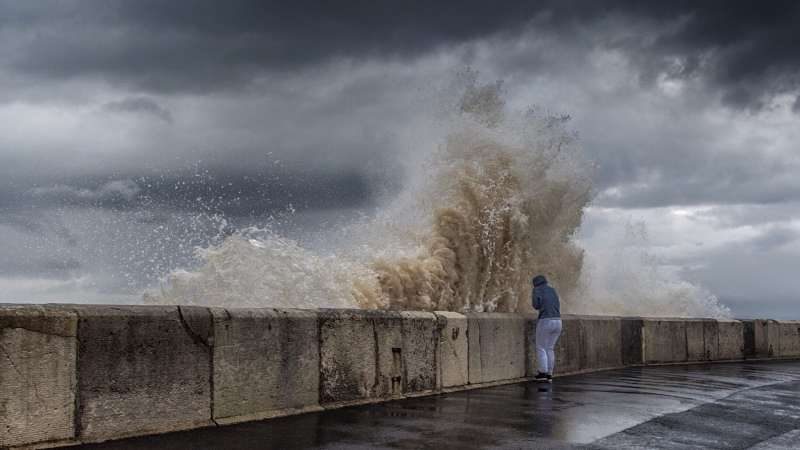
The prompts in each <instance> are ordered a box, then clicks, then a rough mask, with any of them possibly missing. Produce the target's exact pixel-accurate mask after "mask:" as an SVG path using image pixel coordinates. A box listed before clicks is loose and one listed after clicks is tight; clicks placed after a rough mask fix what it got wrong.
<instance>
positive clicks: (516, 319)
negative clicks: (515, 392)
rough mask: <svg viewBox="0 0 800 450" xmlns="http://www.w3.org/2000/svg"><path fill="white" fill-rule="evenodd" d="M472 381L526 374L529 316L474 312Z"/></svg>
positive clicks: (469, 317)
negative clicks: (526, 342) (527, 324)
mask: <svg viewBox="0 0 800 450" xmlns="http://www.w3.org/2000/svg"><path fill="white" fill-rule="evenodd" d="M467 321H468V322H469V325H468V326H469V382H470V384H479V383H490V382H493V381H501V380H511V379H514V378H523V377H525V365H526V364H525V355H526V353H525V338H526V333H525V318H524V317H523V316H521V315H519V314H505V313H470V314H467Z"/></svg>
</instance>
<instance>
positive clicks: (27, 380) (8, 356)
mask: <svg viewBox="0 0 800 450" xmlns="http://www.w3.org/2000/svg"><path fill="white" fill-rule="evenodd" d="M0 353H3V355H4V356H5V357H6V359H7V360H8V363H9V364H11V368H12V369H14V372H16V373H17V375H19V378H20V379H21V380H23V382H24V383H25V385H26V386H27V387H29V388H31V389H32V390H33V396H34V397H36V400H38V401H39V403H41V404H42V406H47V403H45V401H44V399H42V397H41V395H40V394H39V389H38V388H37V387H36V385H35V384H34V383H32V382H31V381H30V378H29V377H26V376H25V374H23V373H22V371H21V370H19V367H17V365H16V364H15V363H14V359H13V358H12V357H11V353H10V352H9V351H8V349H6V347H5V346H4V345H3V344H0Z"/></svg>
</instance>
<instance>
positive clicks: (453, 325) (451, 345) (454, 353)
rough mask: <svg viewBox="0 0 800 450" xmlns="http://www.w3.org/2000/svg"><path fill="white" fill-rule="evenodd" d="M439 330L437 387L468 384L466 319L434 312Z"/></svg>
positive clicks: (447, 312)
mask: <svg viewBox="0 0 800 450" xmlns="http://www.w3.org/2000/svg"><path fill="white" fill-rule="evenodd" d="M435 314H436V318H437V321H438V328H439V333H438V334H439V343H438V357H437V362H438V364H437V369H438V385H439V387H442V388H449V387H454V386H463V385H465V384H467V383H469V346H468V342H467V317H466V316H464V315H463V314H459V313H455V312H450V311H436V313H435Z"/></svg>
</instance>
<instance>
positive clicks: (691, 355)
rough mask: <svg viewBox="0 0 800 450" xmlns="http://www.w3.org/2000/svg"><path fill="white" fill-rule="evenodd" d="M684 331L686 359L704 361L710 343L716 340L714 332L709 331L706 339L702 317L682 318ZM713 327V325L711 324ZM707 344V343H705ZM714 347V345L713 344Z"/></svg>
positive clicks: (707, 354)
mask: <svg viewBox="0 0 800 450" xmlns="http://www.w3.org/2000/svg"><path fill="white" fill-rule="evenodd" d="M682 320H683V322H684V327H685V332H686V338H685V339H686V360H687V361H706V360H708V358H709V355H710V353H711V344H712V343H713V342H714V341H715V340H716V339H715V336H716V333H711V334H709V336H708V340H706V335H705V322H707V321H706V320H704V319H682ZM711 326H712V327H713V325H711ZM712 334H713V336H712ZM707 344H708V345H707ZM714 347H715V348H716V345H714Z"/></svg>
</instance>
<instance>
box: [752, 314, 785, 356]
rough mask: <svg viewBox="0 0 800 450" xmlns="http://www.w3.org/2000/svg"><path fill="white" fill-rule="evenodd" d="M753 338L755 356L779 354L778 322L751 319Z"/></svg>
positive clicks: (779, 335) (779, 334) (779, 336)
mask: <svg viewBox="0 0 800 450" xmlns="http://www.w3.org/2000/svg"><path fill="white" fill-rule="evenodd" d="M753 338H754V347H755V354H754V356H755V357H756V358H772V357H776V356H778V354H779V350H780V339H781V333H780V329H779V327H778V322H776V321H774V320H761V319H756V320H754V321H753Z"/></svg>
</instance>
